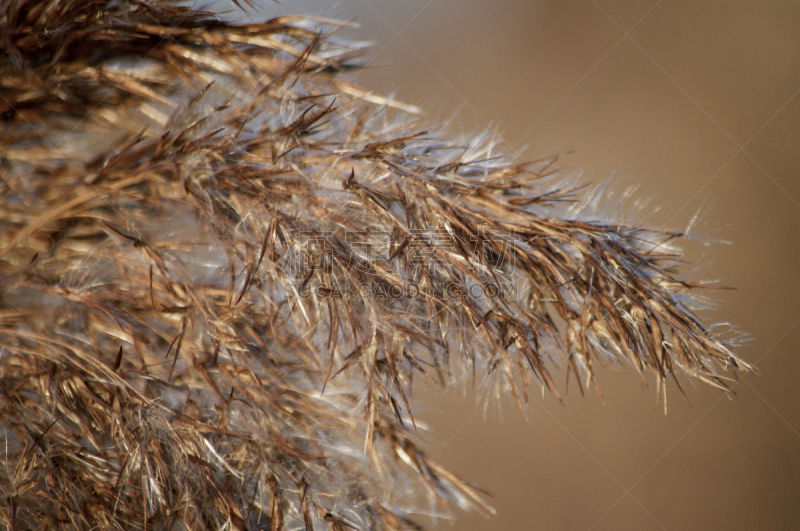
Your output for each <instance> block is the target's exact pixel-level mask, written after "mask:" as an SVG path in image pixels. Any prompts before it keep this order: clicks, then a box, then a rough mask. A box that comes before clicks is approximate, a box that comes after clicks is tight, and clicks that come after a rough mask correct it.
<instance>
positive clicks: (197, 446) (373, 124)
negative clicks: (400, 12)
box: [0, 0, 748, 531]
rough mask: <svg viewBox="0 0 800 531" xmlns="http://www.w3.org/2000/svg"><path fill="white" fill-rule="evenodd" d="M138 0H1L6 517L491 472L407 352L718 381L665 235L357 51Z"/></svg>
mask: <svg viewBox="0 0 800 531" xmlns="http://www.w3.org/2000/svg"><path fill="white" fill-rule="evenodd" d="M332 29H335V28H334V27H332V26H327V27H326V26H324V25H323V26H322V27H321V29H320V28H317V29H313V27H312V25H310V24H309V23H308V21H305V20H303V19H300V18H292V17H284V18H278V19H274V20H270V21H267V22H264V23H259V24H246V25H233V24H228V23H224V22H220V21H219V20H217V19H216V18H215V17H214V16H213V15H211V14H209V13H203V12H199V11H194V10H192V9H189V8H186V7H181V6H180V5H179V4H178V3H177V2H171V1H166V0H154V1H149V2H139V1H135V0H117V1H113V2H112V1H107V0H51V1H44V0H2V1H0V43H1V44H0V46H2V50H3V54H2V56H0V72H2V75H1V76H0V115H2V134H0V168H1V170H0V171H1V172H2V179H0V198H2V209H0V410H1V411H2V413H1V415H2V419H3V420H2V427H0V430H1V431H0V434H2V442H3V448H2V450H3V452H2V458H1V459H0V521H2V525H3V526H5V527H7V528H12V529H90V528H92V529H97V528H100V529H217V528H225V529H271V530H274V531H278V530H282V529H287V530H288V529H297V528H305V529H333V530H344V529H406V528H417V524H415V523H414V514H415V513H416V512H418V511H421V510H429V509H428V506H429V505H433V506H437V504H439V505H441V502H442V501H450V502H454V503H456V504H457V505H459V506H461V507H479V508H483V509H485V510H489V506H488V505H486V503H485V502H484V501H483V499H482V496H481V494H480V493H479V492H478V491H476V490H475V489H474V488H473V487H470V486H469V485H468V484H466V483H464V482H463V481H461V480H460V479H458V478H457V477H456V476H454V475H453V474H451V473H450V472H448V471H446V470H444V469H443V468H442V467H441V466H440V465H438V464H436V463H435V462H433V461H432V460H431V459H430V458H429V457H428V456H426V455H425V453H424V452H422V451H421V450H420V448H419V447H418V445H417V442H416V441H417V437H416V433H415V430H416V428H415V426H414V423H413V418H412V416H411V410H410V405H409V397H410V395H411V390H412V381H413V378H414V377H415V376H417V377H419V376H424V377H426V378H430V379H432V380H434V381H438V382H442V383H448V382H452V381H453V380H454V379H457V378H460V377H462V376H464V375H465V374H466V375H469V374H470V373H471V375H472V377H473V378H475V379H476V380H477V381H479V382H483V383H484V384H485V385H496V386H499V387H502V388H505V389H507V390H508V391H510V392H511V393H512V394H513V396H514V397H516V399H517V401H518V402H519V403H520V405H521V406H522V404H523V402H524V401H525V397H526V393H527V388H528V384H529V383H530V382H531V381H536V382H538V383H539V384H541V385H542V386H544V387H546V388H547V389H549V390H551V391H553V392H554V393H557V390H556V383H555V381H554V377H553V376H552V374H551V367H553V364H554V363H555V364H561V365H562V366H565V367H566V375H567V381H569V379H570V377H571V376H572V377H574V380H575V382H576V383H577V385H578V386H579V387H580V388H581V391H583V388H584V387H585V386H587V385H590V383H591V382H592V380H593V374H594V373H593V371H594V367H595V366H597V365H603V364H617V363H621V364H628V365H632V366H633V367H634V368H635V370H637V371H639V372H640V373H642V375H645V374H646V373H648V372H650V373H653V374H655V377H656V379H657V381H658V382H659V384H660V385H661V384H664V383H665V380H666V379H667V378H668V376H675V375H676V373H681V372H683V373H686V374H688V375H689V376H690V377H692V378H697V379H700V380H703V381H705V382H708V383H710V384H712V385H717V386H720V387H723V388H725V387H726V379H725V377H724V376H723V375H722V374H720V369H729V370H730V373H729V374H730V375H731V376H733V377H735V375H736V371H737V370H740V369H747V368H748V366H747V365H746V364H745V363H743V362H742V361H740V360H739V359H737V358H736V357H735V356H734V354H732V352H731V351H730V350H729V346H726V342H725V341H722V340H721V339H720V337H718V336H717V335H715V334H713V333H712V332H710V331H709V328H708V327H706V326H705V325H704V324H703V323H702V322H701V321H699V320H698V319H697V318H696V317H695V315H694V314H693V312H692V310H691V308H692V306H691V304H692V295H691V293H692V292H691V290H692V289H693V288H695V287H696V286H695V285H694V284H691V283H689V282H686V281H683V280H680V278H679V277H678V276H677V274H678V272H679V271H678V270H679V268H680V257H679V255H677V254H675V253H674V252H673V251H670V249H672V248H671V247H670V245H671V244H672V243H673V242H674V241H675V240H677V239H679V238H681V237H682V236H683V235H682V234H680V233H677V232H661V231H653V230H648V229H644V228H640V227H636V226H630V225H626V224H622V223H615V222H610V221H596V219H594V218H593V217H592V213H591V212H590V211H587V210H582V209H580V208H578V207H576V206H575V203H574V201H581V200H582V198H581V196H577V195H575V194H574V193H573V192H571V191H569V190H565V189H562V188H559V184H558V182H557V181H556V180H554V177H553V176H552V174H553V171H554V170H553V168H554V164H555V162H556V159H555V158H549V159H546V160H538V161H533V162H530V163H527V164H518V165H515V164H513V163H511V162H509V161H507V160H506V159H505V158H503V157H502V156H500V155H497V154H496V153H495V151H496V149H495V147H494V144H493V143H492V142H491V141H490V140H480V141H477V140H476V141H471V142H467V143H459V142H458V141H456V140H453V139H448V138H447V137H446V136H440V135H439V134H438V133H434V132H431V131H429V130H426V129H424V128H421V127H420V126H419V125H417V121H416V119H415V117H414V116H412V115H411V114H409V112H408V111H409V109H408V108H407V107H404V106H402V105H397V104H394V103H393V102H392V101H391V100H385V99H382V98H379V97H376V96H374V95H371V94H367V93H365V92H363V91H361V90H359V89H358V88H356V87H353V86H350V85H348V84H347V83H345V82H344V81H342V80H341V79H340V78H339V77H337V74H338V73H339V72H341V71H342V70H344V69H347V68H351V67H353V66H355V64H356V61H357V58H358V57H359V56H360V55H361V54H362V50H361V49H360V48H358V47H354V46H350V45H348V44H347V43H343V42H339V41H337V40H336V39H335V38H333V37H332V36H330V35H327V34H326V32H330V31H331V30H332Z"/></svg>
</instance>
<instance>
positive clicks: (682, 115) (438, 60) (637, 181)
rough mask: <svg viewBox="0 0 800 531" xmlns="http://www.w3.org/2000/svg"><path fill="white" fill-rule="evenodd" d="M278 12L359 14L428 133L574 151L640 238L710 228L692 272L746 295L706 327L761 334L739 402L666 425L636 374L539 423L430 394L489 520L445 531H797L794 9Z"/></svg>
mask: <svg viewBox="0 0 800 531" xmlns="http://www.w3.org/2000/svg"><path fill="white" fill-rule="evenodd" d="M228 3H230V2H228ZM221 4H223V5H224V4H225V2H222V3H221ZM283 14H309V15H310V14H313V15H321V16H327V17H333V18H337V19H340V20H341V19H344V20H348V19H351V18H355V19H356V21H357V22H358V23H359V24H360V25H361V28H360V29H358V30H347V31H345V32H344V34H345V35H347V36H349V37H353V38H357V39H359V40H371V41H373V42H374V43H375V46H374V48H373V51H372V52H371V54H370V55H369V57H368V59H369V60H370V61H371V62H370V66H375V67H378V66H380V68H370V69H368V70H366V71H363V72H361V73H359V74H358V75H357V79H358V82H359V83H360V84H362V85H363V86H365V87H367V88H369V89H372V90H374V91H376V92H380V93H384V94H386V93H394V94H396V96H397V98H398V99H400V100H403V101H405V102H407V103H414V104H419V105H422V106H423V107H424V108H425V109H426V110H427V112H428V117H429V119H430V120H431V123H434V124H436V123H441V122H442V121H444V120H445V119H447V120H450V122H451V125H450V126H451V127H452V128H453V129H455V130H456V131H457V132H462V131H468V130H474V131H479V130H481V129H484V128H486V127H487V126H489V125H492V124H493V125H496V126H497V127H499V129H500V131H501V132H502V136H503V138H504V139H505V141H506V144H507V147H508V149H510V150H511V149H514V150H520V152H521V158H523V159H524V158H533V157H538V156H541V155H544V154H547V153H552V152H560V151H566V150H575V154H573V155H570V156H569V157H567V158H566V159H564V162H563V164H562V166H564V167H565V168H566V170H567V171H568V172H576V171H580V172H582V181H584V182H599V181H603V180H605V179H607V178H609V177H611V176H613V177H611V178H612V185H611V187H610V188H611V189H613V190H616V191H621V192H624V191H625V190H627V189H628V188H630V187H632V186H636V187H638V191H637V192H636V193H635V194H634V197H637V198H640V199H650V201H649V203H648V205H649V206H648V207H647V208H645V209H644V210H643V211H642V212H641V213H640V219H642V220H644V222H645V223H647V224H650V225H656V226H670V227H675V228H684V227H686V225H687V223H689V221H690V220H691V219H692V218H693V216H694V214H695V213H696V212H698V211H699V212H700V213H701V216H700V224H699V226H698V227H697V230H696V233H697V234H699V235H700V236H703V237H707V238H709V239H715V240H725V241H728V242H731V243H730V244H721V243H714V244H709V245H705V244H703V243H702V242H700V243H698V244H696V245H692V246H691V247H690V248H689V249H688V254H689V258H690V260H691V261H692V262H693V263H694V264H696V265H698V266H699V267H698V269H697V271H695V272H693V273H692V277H693V278H696V279H701V278H702V279H706V280H716V279H720V280H721V281H722V282H721V283H722V284H723V285H726V286H734V287H736V288H737V290H736V291H713V292H708V294H709V295H710V296H711V297H712V298H713V299H714V300H715V301H716V302H717V307H718V309H717V310H716V311H713V312H704V313H703V317H704V319H706V320H707V321H719V322H731V323H733V324H735V325H737V326H738V327H739V328H740V329H741V330H743V331H745V332H747V333H748V334H750V335H751V336H752V338H753V341H751V342H750V343H748V344H747V345H745V346H743V347H742V348H741V349H739V353H740V354H741V356H742V357H744V358H745V359H746V360H747V361H749V362H752V363H755V364H756V365H757V367H758V369H759V370H760V373H761V374H760V375H757V376H756V375H748V376H746V377H745V378H744V379H743V381H742V382H741V383H740V384H739V385H738V386H736V388H735V391H736V396H733V397H732V399H729V398H728V397H727V396H725V395H723V394H722V393H720V392H718V391H716V390H714V389H711V388H704V387H692V386H691V385H689V386H688V388H687V397H688V403H687V401H686V400H684V399H683V397H682V396H681V395H680V393H679V392H678V391H677V389H676V388H675V387H674V386H672V387H670V389H669V392H668V398H669V413H668V415H666V416H665V415H664V412H663V404H659V403H658V401H657V396H656V392H655V389H653V388H651V389H649V390H648V389H643V386H642V385H641V383H640V381H639V380H638V377H637V376H636V375H635V374H634V373H632V372H630V373H627V374H618V373H614V372H612V371H608V370H606V371H604V372H601V373H600V374H599V379H600V384H601V386H602V391H603V394H604V402H605V403H603V400H602V399H601V398H599V397H598V396H597V395H596V394H595V393H592V394H591V395H590V396H588V397H581V396H580V394H579V393H575V392H571V393H569V395H568V396H567V398H566V401H565V402H566V408H563V407H561V406H560V405H559V404H558V403H557V402H556V401H555V400H553V399H552V398H550V397H544V398H542V397H541V395H539V396H534V397H533V400H532V402H531V404H530V409H529V412H528V420H527V421H526V420H525V419H524V418H522V416H521V415H520V414H519V412H518V411H517V410H516V409H515V407H513V406H512V405H511V403H510V402H509V401H508V400H505V399H502V400H499V401H494V403H493V404H492V405H491V407H490V408H489V413H488V415H487V416H486V418H484V416H483V414H482V413H476V411H479V409H478V407H477V406H478V405H479V402H480V400H479V399H478V397H477V394H476V393H473V392H467V393H464V391H463V390H462V389H453V390H450V391H449V392H446V393H441V392H435V391H430V392H428V394H427V395H425V394H424V393H420V394H418V395H417V398H430V404H431V406H430V408H428V409H427V410H425V411H422V412H421V413H420V416H421V417H422V418H424V419H425V420H426V421H427V422H429V423H430V424H431V425H432V426H433V427H434V428H435V431H434V432H433V433H432V434H429V435H428V437H427V438H428V440H429V441H430V444H429V447H430V448H431V450H432V452H435V453H436V457H437V458H438V459H439V460H440V461H442V462H443V463H444V464H445V465H447V466H449V467H450V468H451V469H452V470H454V471H456V472H457V473H459V474H460V475H461V476H463V477H466V478H469V479H470V480H472V481H474V482H475V483H476V484H477V485H479V486H481V487H483V488H485V489H486V490H488V491H489V492H491V493H492V495H493V496H494V498H493V502H494V504H495V506H496V507H497V515H496V516H495V517H493V518H491V519H489V520H486V519H484V518H482V517H481V516H478V515H476V514H461V513H456V515H455V517H456V520H455V521H454V522H453V523H452V524H451V523H449V522H447V521H444V522H440V523H439V528H441V529H448V528H451V527H453V526H454V527H455V529H458V530H464V531H467V530H470V531H471V530H479V529H480V530H486V529H502V530H518V529H519V530H528V529H531V530H580V531H588V530H594V531H600V530H663V529H666V530H685V529H688V530H693V529H700V530H712V529H725V530H797V529H800V388H799V387H798V383H800V355H799V353H798V345H800V300H798V295H799V294H800V275H798V273H800V267H798V257H800V179H799V178H798V172H800V149H799V148H800V94H798V91H799V90H800V2H796V1H760V2H759V1H730V0H715V1H708V0H706V1H702V2H696V1H691V0H682V1H675V0H672V1H667V0H664V1H660V2H659V1H655V0H642V1H633V0H597V1H596V2H594V1H564V0H558V1H555V0H517V1H499V2H478V1H477V0H430V1H428V0H404V1H402V2H400V1H398V0H349V1H342V2H338V3H332V2H322V1H315V2H309V1H300V0H284V2H283V4H281V5H278V4H273V3H269V5H267V6H266V7H265V9H263V10H262V11H261V12H260V13H259V14H258V15H255V17H256V18H262V17H264V16H277V15H283ZM562 381H563V374H562ZM684 381H685V379H684ZM500 409H502V416H501V415H500V414H498V410H500ZM429 525H431V524H430V523H429Z"/></svg>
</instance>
